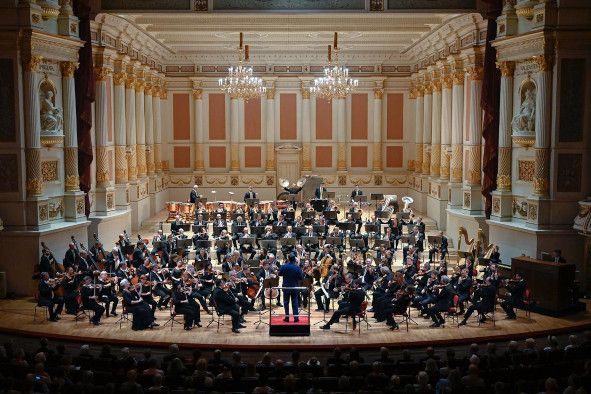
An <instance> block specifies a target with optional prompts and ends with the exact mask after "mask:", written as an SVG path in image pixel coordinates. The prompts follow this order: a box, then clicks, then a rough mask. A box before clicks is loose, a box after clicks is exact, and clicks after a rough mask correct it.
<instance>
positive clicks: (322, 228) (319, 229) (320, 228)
mask: <svg viewBox="0 0 591 394" xmlns="http://www.w3.org/2000/svg"><path fill="white" fill-rule="evenodd" d="M312 230H313V231H314V232H315V233H316V234H318V235H321V234H324V233H325V232H326V225H324V224H314V225H312Z"/></svg>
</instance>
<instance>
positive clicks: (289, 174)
mask: <svg viewBox="0 0 591 394" xmlns="http://www.w3.org/2000/svg"><path fill="white" fill-rule="evenodd" d="M301 150H302V148H300V147H299V146H297V145H280V146H278V147H276V148H275V158H276V183H275V184H276V185H277V194H279V193H281V192H282V191H283V186H281V185H280V184H279V179H287V180H288V181H289V183H290V184H291V183H295V182H297V180H298V179H300V176H301V173H300V169H301V161H300V160H301V159H300V154H301Z"/></svg>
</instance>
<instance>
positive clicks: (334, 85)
mask: <svg viewBox="0 0 591 394" xmlns="http://www.w3.org/2000/svg"><path fill="white" fill-rule="evenodd" d="M333 47H334V62H333V61H332V48H331V46H330V45H329V46H328V65H327V66H326V67H324V76H322V77H319V78H316V79H314V86H312V87H311V88H310V92H311V93H312V94H314V95H315V96H316V97H320V98H323V99H326V100H328V101H330V100H332V99H334V98H336V99H343V98H345V97H347V96H348V95H349V94H351V92H352V91H353V90H354V89H355V88H356V87H357V85H358V84H359V81H358V80H356V79H353V78H350V77H349V69H348V68H346V67H344V66H342V65H341V64H340V63H339V47H338V34H337V33H336V32H335V33H334V43H333Z"/></svg>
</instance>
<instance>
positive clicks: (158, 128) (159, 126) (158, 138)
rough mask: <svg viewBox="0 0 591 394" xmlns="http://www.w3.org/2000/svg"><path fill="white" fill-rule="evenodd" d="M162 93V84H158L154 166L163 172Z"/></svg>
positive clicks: (153, 99) (159, 172) (155, 105)
mask: <svg viewBox="0 0 591 394" xmlns="http://www.w3.org/2000/svg"><path fill="white" fill-rule="evenodd" d="M161 95H162V86H161V85H158V87H157V90H156V91H154V93H153V95H152V106H153V107H154V108H153V113H154V166H155V168H156V173H157V174H161V173H162V155H161V150H160V149H161V146H162V114H161V112H160V111H162V107H161V104H160V96H161Z"/></svg>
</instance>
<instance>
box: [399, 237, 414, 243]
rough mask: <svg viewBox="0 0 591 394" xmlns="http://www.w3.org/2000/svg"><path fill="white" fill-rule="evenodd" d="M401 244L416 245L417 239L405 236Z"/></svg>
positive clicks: (401, 238)
mask: <svg viewBox="0 0 591 394" xmlns="http://www.w3.org/2000/svg"><path fill="white" fill-rule="evenodd" d="M400 243H401V244H403V245H404V244H407V245H411V244H412V245H414V244H415V237H414V236H412V235H403V236H401V237H400Z"/></svg>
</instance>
